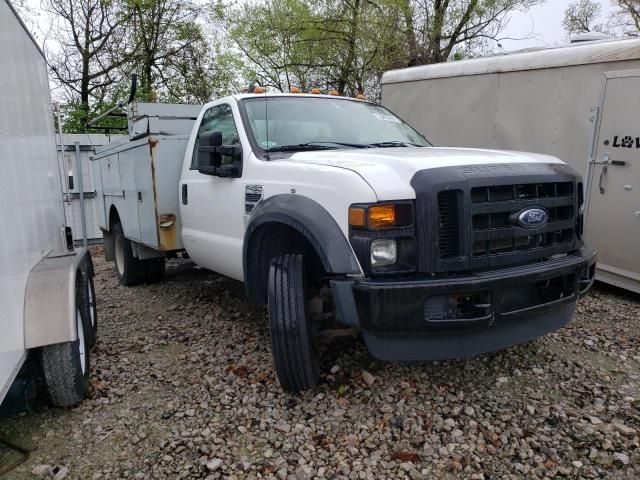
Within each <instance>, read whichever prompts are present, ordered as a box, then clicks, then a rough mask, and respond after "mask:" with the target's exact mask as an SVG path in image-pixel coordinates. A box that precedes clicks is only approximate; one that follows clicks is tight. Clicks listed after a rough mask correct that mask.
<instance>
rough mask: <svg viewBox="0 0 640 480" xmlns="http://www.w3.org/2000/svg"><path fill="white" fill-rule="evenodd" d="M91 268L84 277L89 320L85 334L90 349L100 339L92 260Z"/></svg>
mask: <svg viewBox="0 0 640 480" xmlns="http://www.w3.org/2000/svg"><path fill="white" fill-rule="evenodd" d="M89 262H90V263H89V268H87V271H86V272H85V274H84V275H83V276H82V277H83V284H84V291H85V296H86V300H87V301H86V302H85V303H86V309H87V311H86V312H85V315H86V318H87V319H88V325H89V328H88V331H87V332H86V333H85V335H86V337H87V342H88V344H89V346H90V347H93V346H94V345H95V343H96V338H97V337H98V309H97V307H96V289H95V286H94V283H93V266H92V265H91V260H89Z"/></svg>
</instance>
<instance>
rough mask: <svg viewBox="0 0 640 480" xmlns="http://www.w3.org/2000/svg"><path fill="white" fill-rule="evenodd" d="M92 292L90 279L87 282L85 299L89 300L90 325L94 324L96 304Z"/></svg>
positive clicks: (93, 325)
mask: <svg viewBox="0 0 640 480" xmlns="http://www.w3.org/2000/svg"><path fill="white" fill-rule="evenodd" d="M94 297H95V296H94V294H93V285H92V284H91V280H89V281H88V282H87V299H88V300H89V318H90V319H91V326H92V327H95V326H96V304H95V298H94Z"/></svg>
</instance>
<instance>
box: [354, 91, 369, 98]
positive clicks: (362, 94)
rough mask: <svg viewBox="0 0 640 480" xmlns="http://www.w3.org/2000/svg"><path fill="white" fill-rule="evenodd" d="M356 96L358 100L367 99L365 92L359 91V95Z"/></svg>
mask: <svg viewBox="0 0 640 480" xmlns="http://www.w3.org/2000/svg"><path fill="white" fill-rule="evenodd" d="M356 98H357V99H358V100H366V98H367V97H365V96H364V93H362V92H360V93H358V95H356Z"/></svg>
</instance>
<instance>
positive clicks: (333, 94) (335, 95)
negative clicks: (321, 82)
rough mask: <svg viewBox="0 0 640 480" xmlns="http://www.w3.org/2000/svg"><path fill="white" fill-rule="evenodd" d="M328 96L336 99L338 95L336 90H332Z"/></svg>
mask: <svg viewBox="0 0 640 480" xmlns="http://www.w3.org/2000/svg"><path fill="white" fill-rule="evenodd" d="M329 95H331V96H333V97H337V96H339V95H340V94H339V93H338V90H336V89H335V88H332V89H331V91H330V92H329Z"/></svg>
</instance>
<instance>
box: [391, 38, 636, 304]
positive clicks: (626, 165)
mask: <svg viewBox="0 0 640 480" xmlns="http://www.w3.org/2000/svg"><path fill="white" fill-rule="evenodd" d="M638 92H640V39H626V40H608V41H598V42H586V43H577V44H573V45H570V46H566V47H561V48H552V49H543V50H531V51H522V52H517V53H512V54H508V55H499V56H494V57H484V58H478V59H472V60H464V61H458V62H449V63H441V64H436V65H426V66H419V67H412V68H406V69H401V70H393V71H389V72H386V73H385V74H384V75H383V77H382V103H383V104H384V105H385V106H387V107H388V108H390V109H391V110H393V111H394V112H396V113H397V114H398V115H399V116H400V117H402V118H403V119H404V120H406V121H407V122H409V123H410V124H412V125H413V126H414V127H416V128H417V129H418V130H419V131H421V132H422V133H425V134H426V135H427V136H428V138H429V139H430V140H431V141H432V142H434V143H435V144H436V145H442V146H462V147H467V146H479V147H485V148H500V149H512V150H521V151H531V152H537V153H545V154H550V155H555V156H557V157H559V158H561V159H562V160H564V161H565V162H567V163H569V164H570V165H571V166H572V167H574V168H575V169H576V170H578V171H579V172H581V173H582V174H583V175H584V176H585V180H586V181H585V186H586V188H585V190H586V196H587V204H586V232H587V234H586V238H587V242H588V243H589V245H590V246H592V247H594V248H596V249H597V250H598V269H597V277H596V278H597V279H599V280H602V281H604V282H607V283H610V284H613V285H617V286H620V287H623V288H626V289H629V290H632V291H635V292H640V252H639V250H638V240H639V239H640V121H639V120H640V118H639V115H640V95H639V94H638Z"/></svg>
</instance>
